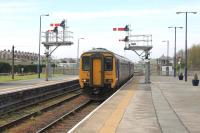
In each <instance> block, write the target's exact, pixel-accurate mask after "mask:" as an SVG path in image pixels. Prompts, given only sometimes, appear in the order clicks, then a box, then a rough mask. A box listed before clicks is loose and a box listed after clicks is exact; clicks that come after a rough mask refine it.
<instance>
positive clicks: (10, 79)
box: [0, 74, 63, 82]
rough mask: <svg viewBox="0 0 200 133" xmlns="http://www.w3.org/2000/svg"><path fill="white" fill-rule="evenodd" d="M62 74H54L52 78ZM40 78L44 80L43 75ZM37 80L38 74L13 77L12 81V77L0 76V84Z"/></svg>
mask: <svg viewBox="0 0 200 133" xmlns="http://www.w3.org/2000/svg"><path fill="white" fill-rule="evenodd" d="M62 75H63V74H54V76H53V77H57V76H62ZM40 77H41V78H45V74H40ZM36 78H38V74H31V75H23V76H21V75H15V76H14V79H12V75H6V76H0V82H9V81H17V80H30V79H36Z"/></svg>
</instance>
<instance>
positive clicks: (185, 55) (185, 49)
mask: <svg viewBox="0 0 200 133" xmlns="http://www.w3.org/2000/svg"><path fill="white" fill-rule="evenodd" d="M182 13H185V82H186V81H187V14H188V13H192V14H197V12H176V14H182Z"/></svg>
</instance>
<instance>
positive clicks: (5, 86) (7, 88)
mask: <svg viewBox="0 0 200 133" xmlns="http://www.w3.org/2000/svg"><path fill="white" fill-rule="evenodd" d="M76 79H78V75H64V76H58V77H53V78H50V79H49V81H45V79H44V78H40V79H38V78H37V79H31V80H18V81H10V82H0V95H2V94H6V93H12V92H16V91H22V90H27V89H32V88H38V87H43V86H48V85H54V84H58V83H62V82H66V81H71V80H76Z"/></svg>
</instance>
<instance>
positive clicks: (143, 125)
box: [70, 76, 200, 133]
mask: <svg viewBox="0 0 200 133" xmlns="http://www.w3.org/2000/svg"><path fill="white" fill-rule="evenodd" d="M139 78H140V80H139V82H137V83H136V82H131V83H129V85H127V87H125V88H123V89H121V90H120V91H119V92H118V94H116V95H115V96H113V98H111V99H109V101H108V102H107V103H106V104H104V105H103V106H102V107H100V108H99V109H98V110H97V111H95V112H93V114H92V115H90V116H89V117H88V118H87V119H85V120H84V121H82V122H81V123H79V124H78V125H77V126H76V128H73V129H72V130H71V131H70V132H81V133H88V132H89V133H90V132H101V133H102V132H106V133H107V132H109V133H110V132H111V133H112V132H117V133H200V87H199V86H197V87H193V86H192V83H191V79H192V78H189V80H188V82H185V81H179V80H178V78H177V77H176V78H174V77H167V76H152V77H151V81H152V83H151V84H144V80H143V79H144V77H139ZM130 92H133V94H132V95H130V96H127V97H126V95H128V94H129V93H130ZM125 99H129V100H125ZM127 101H128V102H127ZM122 102H123V103H125V102H127V106H121V104H122ZM116 112H118V113H116ZM119 112H120V113H119ZM120 115H121V117H119V116H120Z"/></svg>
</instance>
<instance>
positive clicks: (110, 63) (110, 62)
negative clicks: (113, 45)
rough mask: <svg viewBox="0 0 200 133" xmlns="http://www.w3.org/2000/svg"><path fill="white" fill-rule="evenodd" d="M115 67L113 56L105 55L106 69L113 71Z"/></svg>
mask: <svg viewBox="0 0 200 133" xmlns="http://www.w3.org/2000/svg"><path fill="white" fill-rule="evenodd" d="M112 69H113V58H112V57H105V58H104V70H105V71H112Z"/></svg>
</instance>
